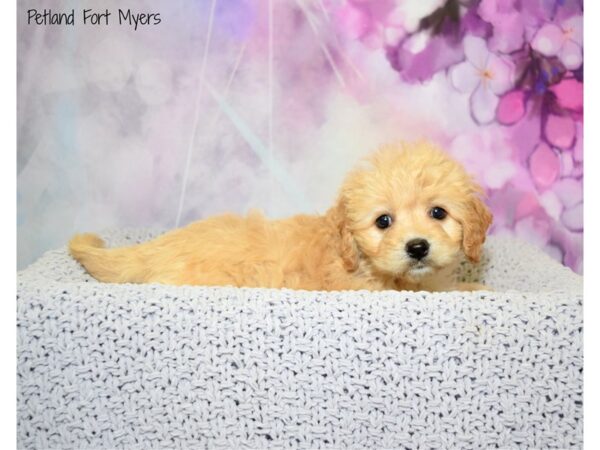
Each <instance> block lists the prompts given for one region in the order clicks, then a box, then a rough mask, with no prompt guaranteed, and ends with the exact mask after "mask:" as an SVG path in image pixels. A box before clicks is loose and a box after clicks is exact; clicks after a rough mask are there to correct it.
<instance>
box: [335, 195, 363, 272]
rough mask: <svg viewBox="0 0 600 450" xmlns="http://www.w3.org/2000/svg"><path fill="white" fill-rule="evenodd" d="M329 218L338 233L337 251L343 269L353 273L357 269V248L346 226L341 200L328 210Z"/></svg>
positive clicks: (346, 221)
mask: <svg viewBox="0 0 600 450" xmlns="http://www.w3.org/2000/svg"><path fill="white" fill-rule="evenodd" d="M329 216H330V218H331V220H332V221H333V224H334V226H335V227H336V230H337V232H338V233H339V237H340V238H339V241H338V251H339V253H340V256H341V257H342V261H343V263H344V268H345V269H346V270H347V271H348V272H354V271H355V270H356V269H358V248H357V246H356V242H355V241H354V237H352V232H351V231H350V228H349V226H348V216H347V215H346V205H345V204H344V200H343V199H342V198H340V199H339V200H338V202H337V204H336V205H335V206H334V207H333V208H331V209H330V210H329Z"/></svg>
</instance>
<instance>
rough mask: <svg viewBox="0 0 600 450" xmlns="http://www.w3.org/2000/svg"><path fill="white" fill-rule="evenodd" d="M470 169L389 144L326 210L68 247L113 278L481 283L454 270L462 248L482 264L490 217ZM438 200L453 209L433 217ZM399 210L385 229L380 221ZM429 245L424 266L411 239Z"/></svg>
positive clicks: (316, 284)
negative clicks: (409, 247)
mask: <svg viewBox="0 0 600 450" xmlns="http://www.w3.org/2000/svg"><path fill="white" fill-rule="evenodd" d="M480 194H481V189H480V187H479V186H477V185H476V183H474V181H473V180H472V178H471V177H470V176H469V175H468V174H467V173H466V172H465V171H464V169H463V168H462V166H460V165H459V164H458V163H457V162H455V161H453V160H452V159H450V158H449V157H448V156H447V155H446V154H445V153H444V152H442V151H441V150H439V149H437V148H435V147H433V146H432V145H431V144H428V143H424V142H420V143H414V144H406V143H400V144H395V145H389V146H384V147H382V148H381V149H379V150H378V151H377V152H375V153H374V154H373V155H371V156H370V157H369V158H367V159H366V160H364V161H363V162H362V163H361V164H359V165H358V166H357V167H356V168H355V169H354V170H353V171H351V172H350V173H349V174H348V176H347V177H346V179H345V181H344V183H343V185H342V187H341V190H340V193H339V196H338V199H337V202H336V203H335V205H334V206H333V207H332V208H331V209H329V210H328V211H327V212H326V213H325V214H324V215H297V216H294V217H290V218H287V219H282V220H267V219H266V218H264V217H263V216H262V215H261V214H260V213H258V212H251V213H250V214H249V215H248V216H247V217H240V216H237V215H233V214H226V215H222V216H216V217H211V218H208V219H204V220H200V221H198V222H195V223H192V224H190V225H188V226H186V227H184V228H180V229H176V230H173V231H170V232H168V233H166V234H164V235H162V236H159V237H158V238H156V239H154V240H151V241H149V242H145V243H142V244H139V245H134V246H131V247H122V248H104V244H103V242H102V240H101V239H100V238H98V237H97V236H95V235H93V234H83V235H77V236H75V237H74V238H73V239H72V240H71V242H70V244H69V249H70V252H71V254H72V255H73V257H74V258H75V259H76V260H77V261H79V262H80V263H81V264H82V265H83V266H84V267H85V268H86V270H87V271H88V272H89V273H90V274H91V275H92V276H94V277H95V278H96V279H98V280H100V281H104V282H112V283H164V284H175V285H234V286H249V287H272V288H281V287H287V288H293V289H307V290H346V289H369V290H383V289H409V290H420V289H423V290H450V289H478V288H482V286H457V285H454V284H453V283H452V280H451V278H450V276H449V273H450V272H451V270H452V268H453V267H454V266H455V264H456V263H457V261H458V260H459V258H460V257H461V255H462V254H464V255H466V256H467V258H469V259H470V260H472V261H478V259H479V257H480V253H481V247H482V245H483V243H484V241H485V235H486V232H487V229H488V227H489V225H490V224H491V220H492V215H491V214H490V212H489V210H488V209H487V207H486V206H485V204H484V203H483V202H482V200H481V198H480ZM433 206H440V207H443V208H444V209H445V210H446V211H447V212H448V216H447V217H446V218H445V219H443V220H436V219H433V218H432V217H430V216H429V211H430V209H431V208H432V207H433ZM381 214H390V215H391V216H392V217H393V220H394V222H393V224H392V226H391V227H389V228H387V229H384V230H381V229H379V228H377V227H376V226H375V220H376V218H377V217H378V216H380V215H381ZM414 238H423V239H427V240H428V241H429V243H430V245H431V247H430V252H429V255H428V256H427V258H426V259H425V260H424V261H425V262H426V264H425V266H424V267H418V268H417V267H416V266H415V261H414V260H411V258H409V257H408V256H407V255H406V251H405V245H406V242H408V241H409V240H410V239H414Z"/></svg>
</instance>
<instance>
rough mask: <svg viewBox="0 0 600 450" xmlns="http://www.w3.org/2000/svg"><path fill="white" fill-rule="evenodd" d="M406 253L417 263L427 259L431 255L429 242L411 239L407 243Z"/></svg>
mask: <svg viewBox="0 0 600 450" xmlns="http://www.w3.org/2000/svg"><path fill="white" fill-rule="evenodd" d="M405 250H406V253H407V255H408V256H410V257H411V258H412V259H416V260H417V261H419V260H421V259H423V258H425V257H426V256H427V255H428V253H429V242H427V241H426V240H425V239H411V240H410V241H408V242H407V243H406V247H405Z"/></svg>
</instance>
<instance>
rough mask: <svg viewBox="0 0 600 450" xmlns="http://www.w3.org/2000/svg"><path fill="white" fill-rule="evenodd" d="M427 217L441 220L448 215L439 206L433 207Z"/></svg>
mask: <svg viewBox="0 0 600 450" xmlns="http://www.w3.org/2000/svg"><path fill="white" fill-rule="evenodd" d="M429 215H430V216H431V217H433V218H434V219H436V220H442V219H444V218H445V217H446V216H447V215H448V213H447V212H446V210H445V209H444V208H440V207H439V206H434V207H433V208H431V210H430V211H429Z"/></svg>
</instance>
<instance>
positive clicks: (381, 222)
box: [375, 214, 393, 230]
mask: <svg viewBox="0 0 600 450" xmlns="http://www.w3.org/2000/svg"><path fill="white" fill-rule="evenodd" d="M392 222H393V220H392V216H390V215H389V214H383V215H381V216H379V217H378V218H377V220H375V225H377V228H379V229H381V230H384V229H386V228H389V227H391V226H392Z"/></svg>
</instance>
